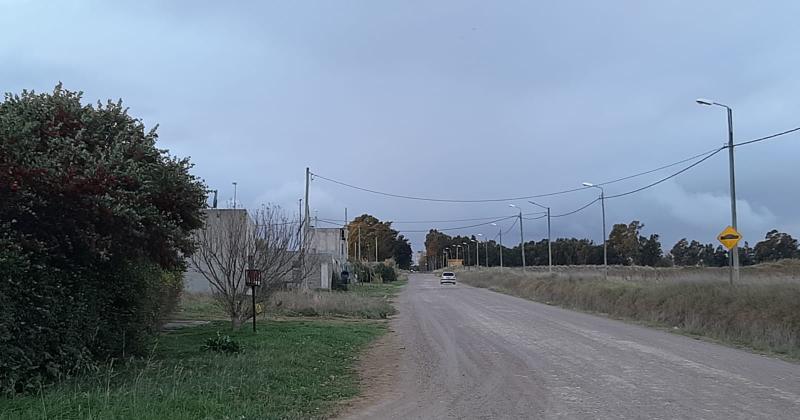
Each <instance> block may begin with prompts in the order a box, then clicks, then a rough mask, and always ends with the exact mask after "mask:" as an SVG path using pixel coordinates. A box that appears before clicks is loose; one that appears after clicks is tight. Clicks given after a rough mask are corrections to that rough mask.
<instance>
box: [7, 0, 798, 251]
mask: <svg viewBox="0 0 800 420" xmlns="http://www.w3.org/2000/svg"><path fill="white" fill-rule="evenodd" d="M798 9H800V5H798V4H797V3H795V2H790V1H785V2H772V3H769V4H768V5H763V4H755V3H750V2H722V1H719V2H690V1H684V2H659V3H656V2H647V3H643V2H636V1H617V2H580V3H578V2H576V3H569V2H559V3H553V4H546V3H545V4H536V3H530V2H489V3H487V2H477V1H476V2H461V1H459V2H455V1H453V2H449V1H448V2H436V3H431V2H359V1H337V2H306V3H300V2H286V3H278V2H274V3H264V2H237V3H235V4H224V3H219V2H158V1H141V2H113V3H108V2H93V1H84V2H81V1H76V2H69V3H66V2H65V3H59V4H58V5H53V4H52V3H39V2H33V1H14V0H0V36H1V37H2V39H3V40H4V42H3V43H2V44H0V62H1V63H3V65H2V66H0V81H2V88H3V90H4V91H11V92H18V91H20V90H22V89H36V90H38V91H46V90H50V89H52V87H53V86H54V85H55V84H56V83H57V82H58V81H59V80H61V81H63V82H64V83H65V85H66V86H67V87H68V88H70V89H76V90H83V91H85V92H86V99H87V100H90V101H95V100H97V99H101V100H105V99H107V98H112V99H116V98H119V97H122V98H123V99H124V100H125V101H126V103H127V104H128V105H129V106H130V107H131V112H132V113H133V114H134V115H136V116H139V117H141V118H142V119H143V120H144V122H145V123H146V124H147V125H148V126H152V125H154V124H156V123H158V124H160V130H159V132H160V134H161V140H162V146H163V147H166V148H169V149H170V150H171V151H172V152H173V153H175V154H178V155H181V156H186V155H189V156H191V157H192V159H193V161H194V162H195V163H196V165H197V166H196V169H195V170H196V173H197V174H198V175H200V176H202V177H203V178H205V179H206V181H207V182H208V183H209V185H211V186H213V187H215V188H219V189H220V190H222V191H223V195H222V197H221V198H222V199H223V200H224V199H229V198H231V197H232V187H231V182H232V181H237V182H238V183H239V198H240V201H242V203H243V204H244V205H246V206H249V207H257V206H259V205H260V204H261V203H265V202H273V203H278V204H281V205H283V206H285V207H287V208H289V209H291V210H292V211H294V209H295V208H296V207H295V206H296V204H297V199H298V198H300V197H302V194H303V191H302V189H303V176H304V170H305V167H306V166H310V167H312V168H313V170H314V171H315V172H318V173H320V174H324V175H326V176H330V177H333V178H337V179H341V180H344V181H348V182H353V183H356V184H359V185H364V186H367V187H372V188H376V189H381V190H387V191H391V192H397V193H401V194H413V195H424V196H439V197H441V196H447V197H455V198H480V197H503V196H516V195H525V194H535V193H541V192H548V191H552V190H557V189H562V188H571V187H574V186H577V185H579V184H580V182H581V181H585V180H588V181H593V182H598V181H602V180H607V179H612V178H615V177H619V176H624V175H628V174H630V173H633V172H637V171H640V170H645V169H649V168H651V167H654V166H658V165H661V164H664V163H668V162H671V161H674V160H678V159H681V158H684V157H686V156H689V155H692V154H695V153H698V152H700V151H703V150H708V149H710V148H712V147H715V146H719V145H720V144H722V142H724V141H725V135H726V133H725V116H724V112H723V111H722V110H721V109H713V108H706V107H700V106H698V105H695V104H694V102H693V100H694V98H696V97H698V96H707V97H712V98H715V99H718V100H720V101H722V102H726V103H728V104H729V105H731V106H732V107H734V110H735V118H736V134H737V138H740V139H747V138H753V137H758V136H760V135H763V134H767V133H771V132H775V131H780V130H783V129H786V128H790V127H794V126H797V125H800V117H798V115H800V112H798V111H800V102H799V101H798V100H797V98H798V97H800V81H798V79H797V78H796V77H794V74H793V73H794V69H796V68H797V67H798V65H799V64H800V54H798V52H797V49H796V46H795V45H794V44H795V43H796V39H797V37H798V30H797V29H796V23H795V22H794V19H795V17H796V16H797V15H798V12H800V10H798ZM799 137H800V135H795V136H792V137H787V138H784V139H781V140H776V141H774V142H769V143H762V144H756V145H752V146H748V147H746V148H745V147H743V148H741V149H739V150H738V151H737V176H738V187H739V188H738V197H739V199H740V200H741V203H740V214H741V219H740V226H741V228H742V231H743V233H744V234H745V237H746V239H748V240H750V242H751V243H754V242H756V241H757V239H759V238H761V237H762V236H763V234H764V232H765V230H767V229H769V228H771V227H775V228H779V229H785V230H789V231H790V232H791V233H793V234H795V235H797V234H800V231H798V230H799V229H798V227H799V225H800V224H799V223H798V220H797V217H796V211H795V210H794V209H796V208H797V206H798V204H800V203H798V194H797V192H798V189H797V186H796V180H797V178H798V177H797V174H796V170H795V169H794V168H795V167H796V164H797V157H798V156H800V154H798V152H800V138H799ZM666 173H668V172H664V173H663V174H661V173H659V174H653V175H652V176H650V177H644V178H640V179H635V180H631V181H629V182H625V183H620V184H614V185H613V186H609V188H608V191H609V193H615V192H622V191H625V190H628V189H633V188H635V187H637V186H641V185H643V184H646V183H647V182H650V181H652V180H655V179H657V178H658V177H659V175H665V174H666ZM727 185H728V184H727V160H726V159H725V156H723V154H720V155H718V156H715V157H714V158H713V159H711V160H709V161H708V162H706V163H705V164H703V165H702V166H700V167H698V168H695V169H693V170H692V171H690V172H688V173H686V174H684V175H682V176H681V177H679V178H677V179H675V180H674V181H673V182H669V183H665V184H662V185H660V186H658V187H656V188H654V189H652V190H649V191H648V192H646V193H641V194H637V195H634V196H631V197H626V198H624V199H619V200H610V201H609V203H608V210H609V225H610V224H612V223H620V222H628V221H630V220H631V219H633V218H635V219H638V220H641V221H643V222H644V223H645V224H646V225H647V228H646V230H648V231H651V232H658V233H660V234H661V235H662V238H663V239H664V242H665V247H667V248H668V247H669V246H671V244H672V243H673V242H674V241H675V240H677V239H679V238H681V237H684V236H687V237H690V238H692V237H696V238H697V239H701V240H704V241H706V242H710V241H712V240H713V236H714V235H715V234H716V232H718V231H719V230H720V229H721V228H723V227H724V226H725V225H727V224H728V223H729V220H728V219H729V216H728V214H727V205H726V202H727ZM593 196H594V192H580V193H574V194H570V195H567V196H562V197H554V198H551V199H549V200H543V201H547V203H545V204H550V205H552V206H553V208H554V211H555V210H556V209H557V210H558V211H567V210H571V209H573V208H576V207H577V206H579V205H581V204H583V203H585V202H587V201H588V200H590V199H592V198H593ZM518 204H521V203H518ZM311 206H312V208H316V209H318V210H319V213H320V215H323V216H325V217H331V218H337V219H338V218H341V217H342V215H343V211H344V210H343V209H344V207H348V209H349V212H350V214H351V215H356V214H360V213H362V212H369V213H372V214H375V215H376V216H378V217H380V218H389V219H394V220H399V219H405V220H409V219H410V220H415V219H426V220H431V219H433V220H438V219H448V218H454V219H459V218H469V217H481V216H494V215H504V214H513V211H512V209H509V208H508V207H507V203H493V204H480V205H479V204H459V205H453V204H437V203H423V202H411V201H402V200H393V199H386V198H382V197H378V196H372V195H368V194H364V193H359V192H355V191H349V190H346V189H343V188H341V187H338V186H335V185H332V184H329V183H325V182H324V181H322V180H317V181H315V182H314V185H313V187H312V203H311ZM526 211H535V208H533V207H532V206H528V207H526ZM538 222H541V221H531V222H526V230H527V232H528V235H529V239H534V238H540V237H541V236H542V235H543V234H544V228H543V225H542V224H541V223H538ZM453 225H455V226H458V225H459V224H458V223H456V224H453ZM446 226H447V225H446V224H440V225H439V226H435V227H440V228H443V227H446ZM556 226H557V229H556ZM397 227H401V228H408V229H427V228H430V227H434V226H431V225H430V224H428V225H419V226H413V225H398V226H397ZM554 229H555V232H556V233H557V234H558V235H569V236H572V235H575V236H583V235H590V236H591V237H593V238H595V240H600V239H601V238H600V229H599V209H598V208H589V209H587V210H586V211H584V212H582V213H579V214H576V215H574V216H571V217H569V218H563V219H559V220H558V223H557V224H555V225H554ZM478 232H482V233H484V234H490V233H491V232H494V231H493V228H489V227H486V228H475V229H470V230H467V231H464V232H461V233H478ZM492 234H493V233H492ZM510 235H513V232H512V233H511V234H510ZM409 236H410V237H411V238H412V239H413V240H414V247H415V248H417V249H419V248H420V247H421V243H422V240H423V237H424V235H423V234H410V235H409Z"/></svg>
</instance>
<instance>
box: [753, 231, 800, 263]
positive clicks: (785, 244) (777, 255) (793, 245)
mask: <svg viewBox="0 0 800 420" xmlns="http://www.w3.org/2000/svg"><path fill="white" fill-rule="evenodd" d="M754 252H755V260H756V262H767V261H777V260H780V259H784V258H797V257H800V250H799V249H798V248H797V239H794V238H792V236H791V235H789V234H788V233H782V232H778V231H777V230H775V229H773V230H771V231H769V232H767V234H766V235H765V236H764V240H763V241H761V242H759V243H757V244H756V246H755V248H754Z"/></svg>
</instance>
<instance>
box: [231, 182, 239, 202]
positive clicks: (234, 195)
mask: <svg viewBox="0 0 800 420" xmlns="http://www.w3.org/2000/svg"><path fill="white" fill-rule="evenodd" d="M232 184H233V208H236V186H237V185H239V183H238V182H232Z"/></svg>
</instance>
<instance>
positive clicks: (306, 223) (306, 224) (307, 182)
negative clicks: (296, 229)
mask: <svg viewBox="0 0 800 420" xmlns="http://www.w3.org/2000/svg"><path fill="white" fill-rule="evenodd" d="M310 182H311V170H310V169H309V168H308V167H306V211H305V217H306V218H305V226H306V228H305V229H306V231H308V228H309V224H310V223H311V220H310V216H311V212H310V211H309V206H308V187H309V183H310Z"/></svg>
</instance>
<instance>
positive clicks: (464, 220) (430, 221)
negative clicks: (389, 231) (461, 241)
mask: <svg viewBox="0 0 800 420" xmlns="http://www.w3.org/2000/svg"><path fill="white" fill-rule="evenodd" d="M541 213H542V212H538V211H537V212H533V213H522V215H523V216H529V215H533V214H541ZM505 217H517V216H516V215H515V216H488V217H474V218H471V219H450V220H404V221H395V220H388V219H387V220H386V222H389V223H392V224H414V223H453V222H475V221H478V220H494V219H498V218H505ZM319 220H327V221H329V222H339V223H344V220H341V219H322V218H320V219H319Z"/></svg>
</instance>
